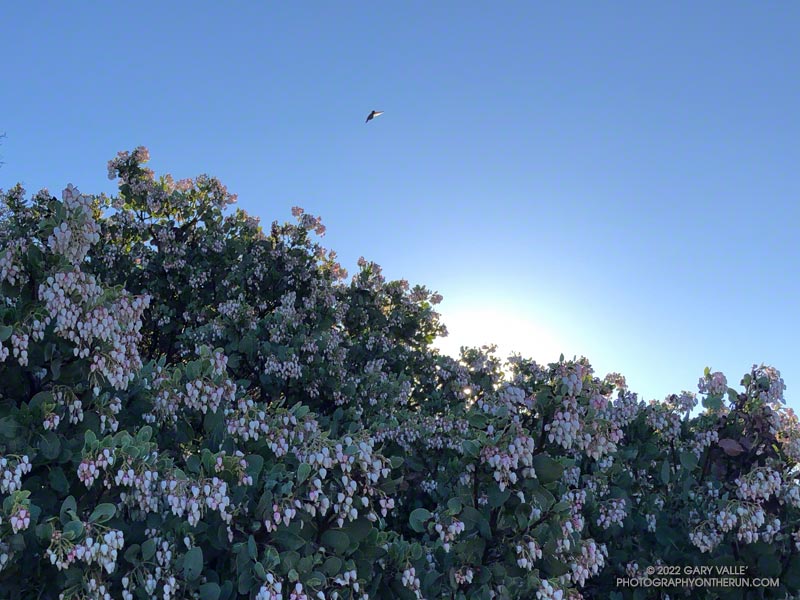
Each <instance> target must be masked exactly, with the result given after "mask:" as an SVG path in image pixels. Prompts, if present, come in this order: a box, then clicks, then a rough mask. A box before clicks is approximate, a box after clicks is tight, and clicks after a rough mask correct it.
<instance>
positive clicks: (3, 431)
mask: <svg viewBox="0 0 800 600" xmlns="http://www.w3.org/2000/svg"><path fill="white" fill-rule="evenodd" d="M21 429H22V426H21V425H20V424H19V423H17V422H16V420H15V419H14V417H12V416H8V417H3V418H2V419H0V436H2V437H4V438H6V439H7V440H13V439H14V438H15V437H17V435H19V431H20V430H21Z"/></svg>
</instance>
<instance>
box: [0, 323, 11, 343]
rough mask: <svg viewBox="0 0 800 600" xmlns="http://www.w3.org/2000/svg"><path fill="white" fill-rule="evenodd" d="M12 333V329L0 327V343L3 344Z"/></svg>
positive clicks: (6, 326)
mask: <svg viewBox="0 0 800 600" xmlns="http://www.w3.org/2000/svg"><path fill="white" fill-rule="evenodd" d="M12 333H14V328H13V327H9V326H8V325H0V342H5V341H6V340H7V339H8V338H10V337H11V334H12Z"/></svg>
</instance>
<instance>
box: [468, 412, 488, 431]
mask: <svg viewBox="0 0 800 600" xmlns="http://www.w3.org/2000/svg"><path fill="white" fill-rule="evenodd" d="M467 421H469V424H470V425H471V426H472V427H474V428H475V429H484V428H485V427H486V424H487V423H488V421H489V419H488V418H487V417H486V415H484V414H483V413H472V414H471V415H470V416H469V417H468V418H467Z"/></svg>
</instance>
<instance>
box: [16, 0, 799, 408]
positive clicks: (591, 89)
mask: <svg viewBox="0 0 800 600" xmlns="http://www.w3.org/2000/svg"><path fill="white" fill-rule="evenodd" d="M78 6H80V5H76V4H72V3H55V2H52V3H48V2H35V3H34V2H31V3H23V2H14V3H4V4H3V6H2V7H0V22H2V23H3V24H4V27H3V35H2V36H0V52H1V53H2V54H1V55H2V56H3V89H2V93H0V132H3V131H4V132H6V134H7V138H6V139H4V140H3V141H2V145H0V159H2V160H3V161H4V162H5V164H4V165H3V166H2V167H0V187H2V188H8V187H10V186H12V185H13V184H14V183H16V182H17V181H22V182H23V183H24V184H25V185H26V187H27V188H28V190H29V192H35V191H36V190H38V189H40V188H42V187H47V188H49V189H50V190H51V191H53V192H56V191H58V190H61V189H62V188H63V187H64V186H65V185H66V184H67V183H69V182H71V183H74V184H75V185H77V186H78V187H79V188H80V189H81V190H82V191H84V192H86V193H99V192H103V191H105V192H107V193H112V192H114V190H115V187H114V184H113V182H109V181H108V180H107V179H106V169H105V165H106V162H107V161H108V160H109V159H110V158H112V157H113V156H114V155H115V154H116V152H117V151H118V150H123V149H127V150H131V149H133V148H134V147H135V146H138V145H145V146H147V147H148V148H149V149H150V152H151V155H152V157H153V160H152V161H151V165H150V166H151V167H152V168H153V169H154V170H155V171H156V172H157V173H164V172H172V173H173V174H174V175H175V176H176V177H178V178H182V177H190V176H195V175H197V174H199V173H203V172H206V173H209V174H212V175H215V176H217V177H219V178H220V179H221V180H222V181H223V183H225V184H226V185H227V186H228V188H229V189H230V190H231V191H233V192H235V193H238V194H239V205H240V206H241V207H243V208H244V209H245V210H247V211H249V212H251V213H253V214H255V215H257V216H260V217H261V218H262V221H264V222H265V223H269V222H271V221H272V220H274V219H279V220H284V219H289V218H290V208H291V206H293V205H300V206H302V207H304V208H305V209H306V210H307V211H309V212H312V213H315V214H319V215H321V216H322V217H323V221H324V223H325V224H326V225H327V227H328V234H327V236H326V238H325V243H326V245H327V246H329V247H331V248H333V249H335V250H336V251H337V252H338V253H339V255H340V257H341V258H342V261H343V263H344V265H345V266H346V267H348V269H350V270H351V272H352V271H354V270H355V264H356V260H357V259H358V257H359V256H360V255H364V256H365V257H366V258H368V259H371V260H375V261H376V262H378V263H379V264H381V265H382V266H383V267H384V270H385V272H386V274H387V276H389V277H391V278H405V279H408V280H409V281H411V282H412V283H422V284H425V285H427V286H429V287H431V288H433V289H435V290H438V291H439V292H440V293H442V294H443V295H444V297H445V301H444V302H443V303H442V305H441V309H442V313H443V315H444V320H445V322H446V323H447V324H448V325H449V327H450V330H451V338H450V339H448V340H444V341H442V342H441V345H442V347H443V348H445V349H447V350H448V351H453V350H455V349H456V348H457V347H458V346H459V345H461V344H482V343H489V342H492V341H494V342H498V343H500V345H501V350H512V349H517V350H520V351H522V352H523V354H532V355H533V356H534V357H535V358H537V359H539V360H541V361H542V362H548V361H554V360H557V358H558V355H559V354H560V353H561V352H563V353H564V354H565V355H566V356H567V357H572V356H573V355H578V356H580V355H582V354H583V355H585V356H587V357H588V358H589V359H590V360H591V362H592V363H593V365H594V366H595V368H596V370H597V371H598V374H599V375H600V376H603V375H604V374H605V373H607V372H609V371H619V372H621V373H622V374H624V375H625V376H626V377H627V379H628V383H629V385H630V386H631V388H632V389H633V390H634V391H638V392H640V394H641V395H642V396H643V397H644V398H645V399H650V398H663V397H664V396H665V395H667V394H669V393H671V392H680V391H681V390H684V389H685V390H692V391H693V390H696V385H697V379H698V378H699V377H700V376H701V375H702V372H703V368H704V367H705V366H709V367H711V368H712V369H713V370H722V371H723V372H725V373H726V375H727V376H728V379H729V382H731V383H734V384H735V383H738V381H739V379H740V378H741V376H742V375H743V374H744V373H745V372H746V371H748V370H749V369H750V367H751V365H752V364H753V363H760V362H762V361H763V362H765V363H767V364H771V365H773V366H775V367H776V368H778V369H779V370H780V371H781V373H782V374H783V377H784V380H785V381H786V384H787V386H788V390H787V398H788V400H789V404H790V405H792V406H794V407H795V408H798V407H800V396H798V394H797V390H798V387H800V351H799V350H798V340H800V317H798V307H800V243H798V241H797V234H798V226H800V208H798V201H799V200H800V177H798V173H800V144H798V140H800V111H798V110H797V107H798V106H800V77H798V73H800V37H798V36H797V31H798V27H800V4H798V3H789V2H784V3H757V2H744V1H729V0H726V1H713V2H712V1H703V2H696V1H682V2H669V3H653V2H633V1H631V2H614V3H599V2H598V3H588V2H584V3H555V2H551V3H534V2H527V1H525V2H505V3H502V6H501V5H491V4H488V3H477V2H476V3H470V2H450V1H441V2H421V1H419V2H394V3H381V4H380V6H379V7H376V4H375V3H374V2H350V3H326V2H308V3H303V4H302V5H301V4H297V3H282V4H281V3H256V2H254V3H239V4H232V5H231V4H223V3H218V2H203V1H200V2H191V3H189V2H170V3H163V2H153V1H142V2H136V3H134V4H130V3H129V4H116V5H114V6H111V5H104V6H103V7H102V10H100V9H99V6H98V7H97V8H98V10H89V9H85V10H81V9H80V8H76V7H78ZM373 109H377V110H383V111H385V114H383V115H381V116H380V118H377V119H374V120H373V121H371V122H370V123H369V124H365V123H364V119H365V118H366V115H367V114H368V113H369V112H370V111H371V110H373Z"/></svg>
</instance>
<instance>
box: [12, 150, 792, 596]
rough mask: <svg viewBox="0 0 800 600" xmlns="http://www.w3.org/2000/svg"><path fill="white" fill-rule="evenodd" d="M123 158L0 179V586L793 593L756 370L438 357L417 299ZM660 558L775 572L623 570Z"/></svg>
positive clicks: (289, 228)
mask: <svg viewBox="0 0 800 600" xmlns="http://www.w3.org/2000/svg"><path fill="white" fill-rule="evenodd" d="M147 159H148V156H147V151H146V150H145V149H143V148H137V149H136V150H135V151H134V152H132V153H120V154H119V155H118V156H117V157H116V158H115V159H114V160H112V161H111V162H110V163H109V177H110V178H112V179H114V178H118V179H119V184H120V185H119V193H118V195H117V196H115V197H113V198H107V197H105V196H98V197H93V196H86V195H82V194H80V193H79V192H78V190H77V189H75V188H74V187H72V186H68V187H67V189H66V190H64V192H63V194H62V197H61V199H60V200H59V199H57V198H54V197H52V196H51V195H50V194H49V193H48V192H47V191H46V190H44V191H42V192H39V193H38V194H36V195H35V196H34V197H33V198H32V199H31V200H30V201H28V200H26V199H25V192H24V191H23V190H22V189H21V188H20V187H16V188H14V189H12V190H10V191H8V192H7V193H3V194H2V203H1V204H2V206H1V207H0V211H2V212H0V284H2V288H1V289H0V500H1V501H2V511H0V598H3V599H55V598H64V599H77V598H92V599H106V598H109V599H110V598H114V599H117V598H121V599H123V600H131V599H146V598H153V599H156V598H158V599H159V600H170V599H173V598H175V599H177V598H199V599H201V600H229V599H234V598H246V599H249V600H252V599H256V600H267V599H269V600H277V599H291V600H302V599H306V598H308V599H314V598H318V599H322V600H324V599H332V600H333V599H341V600H349V599H360V600H365V599H367V598H381V599H383V598H387V599H391V598H409V599H413V598H430V599H433V598H453V599H465V598H470V599H471V598H479V599H488V598H498V599H503V598H537V599H560V598H563V599H567V598H570V599H576V598H609V597H610V598H631V597H633V598H650V597H652V598H668V597H671V598H679V597H687V596H688V597H694V598H717V597H723V598H743V597H768V598H785V597H787V596H788V597H795V596H793V595H794V594H797V593H798V591H800V558H798V556H799V555H800V526H799V523H800V511H799V510H798V508H800V482H799V481H798V471H797V464H798V460H800V426H799V425H798V421H797V418H796V417H795V415H794V414H793V413H792V411H791V410H789V409H787V408H786V407H785V406H784V404H783V392H784V389H785V386H784V384H783V381H782V380H781V378H780V374H779V373H778V371H776V370H774V369H772V368H771V367H767V366H764V365H762V366H754V367H753V369H752V371H751V372H750V373H748V374H746V375H745V376H744V378H743V379H742V381H741V386H742V388H741V390H740V391H737V390H735V389H733V388H731V387H729V386H728V383H727V381H726V379H725V377H724V376H723V375H722V374H721V373H718V372H714V373H712V372H710V371H709V370H708V369H707V370H706V372H705V375H704V377H703V378H702V379H700V383H699V390H698V392H699V394H700V396H701V398H702V409H701V410H694V411H693V409H694V408H695V406H696V404H697V402H698V397H697V396H696V395H695V394H694V393H689V392H683V393H681V394H679V395H672V396H670V397H669V398H667V399H666V400H664V401H663V402H655V401H653V402H650V403H645V402H642V401H640V400H639V399H638V398H637V395H636V394H635V393H633V392H631V391H630V390H628V389H627V387H626V385H625V380H624V378H622V377H621V376H620V375H618V374H610V375H607V376H605V377H604V378H599V377H597V376H595V374H594V372H593V371H592V368H591V366H590V364H589V363H588V362H587V361H586V360H585V359H580V360H573V361H565V360H564V359H563V357H561V359H560V360H559V361H558V362H555V363H553V364H550V365H548V366H546V367H545V366H541V365H538V364H536V363H535V362H533V361H531V360H526V359H523V358H521V357H519V356H514V357H511V358H510V359H508V361H507V362H505V363H502V362H501V361H500V360H499V359H498V358H497V357H496V356H495V355H494V352H493V349H492V348H473V349H464V350H463V352H462V356H461V360H459V361H456V360H453V359H451V358H449V357H447V356H443V355H441V354H439V353H438V352H437V351H436V350H435V349H434V348H433V347H432V345H431V344H432V342H433V340H434V339H435V338H436V337H437V336H438V335H440V334H443V333H444V332H445V330H444V327H443V326H442V324H441V323H440V321H439V315H438V314H437V313H436V312H435V310H434V308H435V305H436V304H437V303H438V302H439V300H440V297H438V295H436V294H433V293H431V292H430V291H429V290H427V289H425V288H423V287H410V286H409V285H408V283H407V282H405V281H386V280H385V279H384V278H383V276H382V274H381V270H380V268H379V267H378V265H376V264H374V263H371V262H367V261H364V260H363V259H362V260H361V261H360V263H359V272H358V273H357V274H355V276H353V277H352V278H351V279H350V280H349V281H348V280H347V275H346V274H345V272H344V271H343V270H342V268H341V267H340V265H339V264H337V262H336V256H335V255H334V254H333V253H332V252H327V251H326V250H325V249H324V248H322V247H321V246H320V245H319V244H318V243H317V242H316V241H314V240H315V237H314V236H315V234H316V235H320V234H322V233H324V227H323V226H322V224H321V222H320V220H319V219H318V218H316V217H313V216H311V215H308V214H305V213H304V212H303V211H302V210H301V209H299V208H295V209H293V214H294V216H295V218H296V223H295V224H283V225H280V224H278V223H277V222H276V223H273V224H272V226H271V227H270V228H269V230H268V231H267V230H264V229H262V228H261V227H260V226H259V224H258V221H257V220H256V219H254V218H252V217H250V216H248V215H247V214H245V213H244V212H242V211H240V210H237V211H233V212H231V211H228V210H227V207H228V206H229V205H231V204H232V203H233V202H234V201H235V198H234V197H233V196H232V195H230V194H229V193H228V192H227V190H226V189H225V188H224V187H223V186H222V185H221V184H220V182H218V181H217V180H215V179H213V178H210V177H207V176H201V177H198V178H197V179H195V180H191V181H190V180H184V181H178V182H175V181H173V180H172V178H171V177H169V176H166V177H162V178H159V179H156V178H155V176H154V175H153V173H152V172H151V171H150V170H148V169H147V168H145V166H144V165H145V163H146V161H147ZM676 565H677V566H679V567H681V568H683V567H685V566H695V565H708V566H714V567H717V568H719V567H722V566H726V567H739V568H741V569H743V570H744V571H745V572H746V575H747V576H748V577H764V578H773V584H771V585H763V584H760V585H757V586H751V587H749V588H746V587H742V586H736V585H734V586H732V587H729V588H719V587H708V586H706V587H699V588H698V587H697V586H694V587H689V586H681V587H680V588H678V589H664V588H663V587H653V586H652V585H651V586H649V587H648V586H643V585H639V586H635V585H627V584H623V583H620V579H619V578H629V579H634V578H636V577H640V576H644V575H645V574H651V573H653V569H654V568H659V567H670V568H671V567H674V566H676ZM658 572H660V571H656V573H658ZM739 572H740V573H741V572H743V571H741V570H740V571H739ZM654 576H655V575H654Z"/></svg>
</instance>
